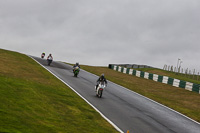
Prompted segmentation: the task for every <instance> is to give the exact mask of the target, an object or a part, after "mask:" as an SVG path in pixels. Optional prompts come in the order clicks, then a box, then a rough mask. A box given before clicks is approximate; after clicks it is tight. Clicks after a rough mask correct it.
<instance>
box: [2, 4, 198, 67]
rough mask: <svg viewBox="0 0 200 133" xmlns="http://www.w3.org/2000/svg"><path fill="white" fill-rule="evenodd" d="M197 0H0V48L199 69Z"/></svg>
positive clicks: (93, 60) (96, 61)
mask: <svg viewBox="0 0 200 133" xmlns="http://www.w3.org/2000/svg"><path fill="white" fill-rule="evenodd" d="M199 13H200V1H199V0H0V48H2V49H8V50H13V51H18V52H21V53H24V54H30V55H34V56H40V55H41V53H42V52H45V53H46V54H49V53H52V55H53V57H54V60H59V61H66V62H70V63H75V62H79V63H80V64H87V65H98V66H107V65H108V64H109V63H132V64H145V65H150V66H154V67H158V68H163V66H164V64H167V65H174V66H176V65H177V60H178V58H180V59H181V60H182V61H183V63H182V64H181V66H182V67H184V68H187V67H188V68H190V69H198V70H199V71H200V60H199V57H200V14H199Z"/></svg>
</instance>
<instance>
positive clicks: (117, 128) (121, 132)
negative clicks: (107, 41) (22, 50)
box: [28, 56, 124, 133]
mask: <svg viewBox="0 0 200 133" xmlns="http://www.w3.org/2000/svg"><path fill="white" fill-rule="evenodd" d="M28 57H30V58H32V59H33V60H34V61H35V62H37V63H38V64H39V65H41V66H42V67H43V68H45V69H46V70H47V71H49V72H50V73H51V74H53V75H54V76H55V77H56V78H58V79H59V80H60V81H62V82H63V83H64V84H65V85H67V86H68V87H69V88H70V89H71V90H73V91H74V92H75V93H76V94H78V95H79V96H80V97H81V98H82V99H83V100H84V101H86V102H87V103H88V104H89V105H90V106H91V107H92V108H94V109H95V110H96V111H97V112H98V113H99V114H100V115H101V116H102V117H103V118H104V119H105V120H106V121H108V122H109V123H110V124H111V125H112V126H113V127H114V128H115V129H116V130H117V131H119V132H120V133H124V132H123V131H122V130H121V129H120V128H119V127H117V126H116V125H115V124H114V123H113V122H112V121H111V120H109V119H108V118H107V117H106V116H105V115H104V114H103V113H101V112H100V111H99V110H98V109H97V108H96V107H95V106H94V105H92V104H91V103H90V102H89V101H88V100H86V99H85V98H84V97H83V96H81V95H80V94H79V93H78V92H77V91H76V90H74V89H73V88H72V87H71V86H70V85H69V84H67V83H66V82H65V81H63V80H62V79H61V78H59V77H58V76H56V75H55V74H54V73H53V72H51V71H50V70H49V69H47V68H46V67H44V66H43V65H42V64H40V63H39V62H38V61H37V60H35V59H34V58H33V57H31V56H28Z"/></svg>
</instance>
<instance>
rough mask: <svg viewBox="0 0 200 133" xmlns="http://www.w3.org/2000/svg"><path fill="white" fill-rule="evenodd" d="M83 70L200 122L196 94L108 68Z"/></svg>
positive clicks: (92, 67)
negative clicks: (102, 75) (103, 77)
mask: <svg viewBox="0 0 200 133" xmlns="http://www.w3.org/2000/svg"><path fill="white" fill-rule="evenodd" d="M81 68H82V69H84V70H86V71H88V72H91V73H93V74H96V75H101V74H102V73H104V74H105V76H106V78H107V79H108V80H110V81H112V82H114V83H117V84H119V85H121V86H124V87H126V88H128V89H130V90H133V91H135V92H137V93H139V94H141V95H143V96H146V97H148V98H150V99H153V100H155V101H157V102H159V103H161V104H163V105H166V106H168V107H170V108H172V109H174V110H176V111H178V112H180V113H182V114H184V115H186V116H188V117H190V118H192V119H194V120H196V121H198V122H200V95H199V94H198V93H196V92H190V91H187V90H185V89H182V88H177V87H173V86H171V85H167V84H163V83H160V82H155V81H152V80H148V79H144V78H139V77H136V76H132V75H128V74H123V73H120V72H117V71H114V70H112V69H109V68H107V67H94V66H86V65H82V66H81Z"/></svg>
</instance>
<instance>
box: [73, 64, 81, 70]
mask: <svg viewBox="0 0 200 133" xmlns="http://www.w3.org/2000/svg"><path fill="white" fill-rule="evenodd" d="M75 67H79V68H80V65H79V63H78V62H77V63H76V64H74V66H73V72H74V68H75Z"/></svg>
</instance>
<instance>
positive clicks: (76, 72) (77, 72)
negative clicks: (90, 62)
mask: <svg viewBox="0 0 200 133" xmlns="http://www.w3.org/2000/svg"><path fill="white" fill-rule="evenodd" d="M79 71H80V68H79V67H78V66H76V67H75V68H74V77H78V74H79Z"/></svg>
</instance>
